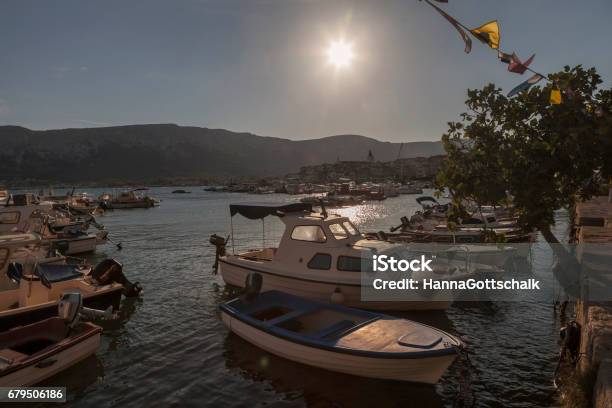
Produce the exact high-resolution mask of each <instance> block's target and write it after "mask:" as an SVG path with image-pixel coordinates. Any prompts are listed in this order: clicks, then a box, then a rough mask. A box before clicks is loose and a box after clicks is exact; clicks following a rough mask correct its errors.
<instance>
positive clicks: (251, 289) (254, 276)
mask: <svg viewBox="0 0 612 408" xmlns="http://www.w3.org/2000/svg"><path fill="white" fill-rule="evenodd" d="M262 284H263V278H262V277H261V274H259V273H257V272H251V273H249V274H248V275H247V277H246V280H245V282H244V292H243V293H242V296H240V300H242V301H243V302H244V303H251V302H253V301H254V300H255V299H256V298H257V296H259V293H260V292H261V286H262Z"/></svg>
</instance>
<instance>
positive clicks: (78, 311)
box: [57, 292, 114, 329]
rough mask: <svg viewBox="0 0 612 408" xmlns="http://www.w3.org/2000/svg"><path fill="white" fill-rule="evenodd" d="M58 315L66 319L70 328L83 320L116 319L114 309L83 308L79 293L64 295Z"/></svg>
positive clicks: (59, 305) (110, 307)
mask: <svg viewBox="0 0 612 408" xmlns="http://www.w3.org/2000/svg"><path fill="white" fill-rule="evenodd" d="M57 315H58V316H59V317H61V318H62V319H64V321H65V322H66V325H67V326H68V327H69V328H71V329H72V328H73V327H75V326H76V325H77V324H78V323H79V321H80V319H81V318H88V319H95V318H101V319H105V320H110V319H113V318H114V314H113V307H112V306H109V307H108V308H107V309H106V310H97V309H90V308H88V307H83V296H82V295H81V294H80V293H78V292H70V293H63V294H62V297H61V298H60V300H59V303H58V304H57Z"/></svg>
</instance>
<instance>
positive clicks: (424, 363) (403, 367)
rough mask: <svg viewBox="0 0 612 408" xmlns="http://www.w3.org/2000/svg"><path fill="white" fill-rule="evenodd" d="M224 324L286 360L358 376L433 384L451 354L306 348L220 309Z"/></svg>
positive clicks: (450, 361)
mask: <svg viewBox="0 0 612 408" xmlns="http://www.w3.org/2000/svg"><path fill="white" fill-rule="evenodd" d="M221 317H222V320H223V323H224V324H225V326H226V327H227V328H228V329H229V330H230V331H232V332H234V333H235V334H236V335H238V336H240V337H241V338H243V339H244V340H246V341H248V342H249V343H252V344H254V345H256V346H257V347H259V348H261V349H263V350H266V351H267V352H269V353H271V354H274V355H277V356H279V357H282V358H286V359H288V360H292V361H295V362H298V363H301V364H306V365H310V366H314V367H318V368H322V369H325V370H329V371H335V372H340V373H345V374H350V375H356V376H360V377H369V378H379V379H389V380H399V381H409V382H416V383H425V384H435V383H437V382H438V380H439V379H440V377H441V376H442V374H444V371H445V370H446V369H447V368H448V367H449V366H450V365H451V364H452V363H453V361H454V359H455V357H456V356H455V355H454V354H449V355H443V356H430V357H421V358H403V359H394V358H374V357H365V356H359V355H352V354H347V353H338V352H333V351H329V350H324V349H320V348H316V347H310V346H306V345H303V344H299V343H296V342H292V341H288V340H285V339H283V338H280V337H277V336H274V335H272V334H269V333H266V332H263V331H261V330H258V329H257V328H255V327H253V326H250V325H248V324H246V323H244V322H242V321H240V320H238V319H236V318H234V317H232V316H230V315H229V314H227V313H225V312H223V311H221Z"/></svg>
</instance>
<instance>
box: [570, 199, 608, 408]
mask: <svg viewBox="0 0 612 408" xmlns="http://www.w3.org/2000/svg"><path fill="white" fill-rule="evenodd" d="M575 220H576V224H577V230H576V241H577V243H578V244H596V243H600V244H605V245H606V246H607V245H610V244H612V204H611V203H609V202H608V197H596V198H594V199H592V200H590V201H588V202H585V203H580V204H578V205H577V206H576V217H575ZM596 250H597V248H590V247H588V248H584V247H582V248H581V250H580V251H579V253H578V256H579V258H580V259H581V261H582V262H583V263H584V262H588V261H587V260H586V259H588V258H587V257H588V255H589V251H596ZM597 255H601V253H599V254H597ZM606 255H609V256H611V257H612V253H610V254H606ZM608 265H609V263H608ZM610 273H612V271H609V270H606V271H605V274H606V276H608V275H609V274H610ZM610 284H612V282H611V283H610ZM585 290H588V289H586V288H583V292H584V291H585ZM587 294H588V293H586V292H585V295H587ZM584 299H588V296H583V299H581V300H578V301H577V302H576V321H577V322H578V323H579V324H580V326H581V328H582V330H581V339H580V355H581V357H580V361H579V365H578V369H579V370H580V371H581V372H582V373H588V372H590V371H591V370H596V378H597V379H596V381H595V386H594V388H593V406H594V407H595V408H610V407H612V302H590V301H588V300H584Z"/></svg>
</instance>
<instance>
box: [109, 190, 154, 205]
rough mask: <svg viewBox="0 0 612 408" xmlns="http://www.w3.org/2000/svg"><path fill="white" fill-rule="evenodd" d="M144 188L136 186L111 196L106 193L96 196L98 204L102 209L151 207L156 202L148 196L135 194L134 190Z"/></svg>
mask: <svg viewBox="0 0 612 408" xmlns="http://www.w3.org/2000/svg"><path fill="white" fill-rule="evenodd" d="M142 190H146V189H143V188H138V189H134V190H129V191H124V192H122V193H121V194H119V196H117V197H113V196H112V195H110V194H108V193H104V194H102V195H101V196H100V197H98V200H99V202H100V206H101V207H102V208H104V209H127V208H151V207H154V206H155V205H156V204H157V203H158V202H157V201H156V200H155V199H154V198H152V197H149V196H141V195H139V194H136V191H142Z"/></svg>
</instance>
